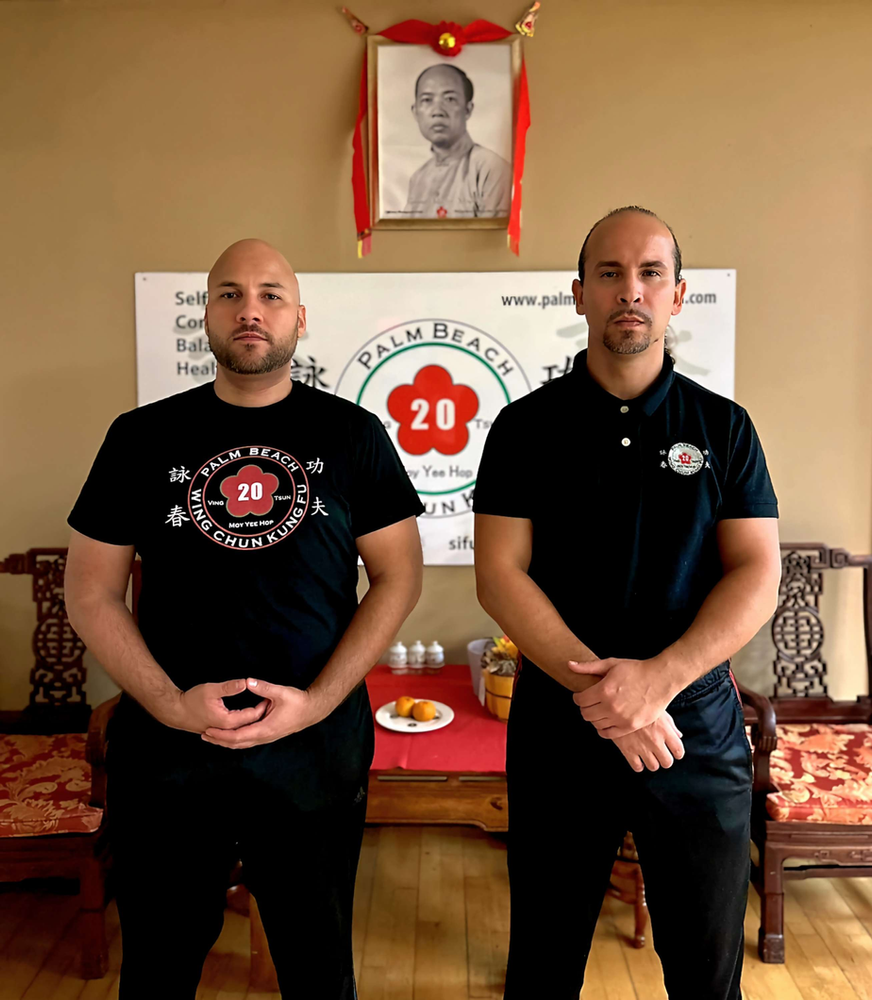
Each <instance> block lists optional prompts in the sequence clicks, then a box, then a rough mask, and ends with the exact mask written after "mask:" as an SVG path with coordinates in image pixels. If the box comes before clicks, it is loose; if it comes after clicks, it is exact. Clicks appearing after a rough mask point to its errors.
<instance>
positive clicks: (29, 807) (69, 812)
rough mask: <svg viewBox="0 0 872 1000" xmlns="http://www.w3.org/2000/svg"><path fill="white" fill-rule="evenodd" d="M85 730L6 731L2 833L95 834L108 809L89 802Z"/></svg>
mask: <svg viewBox="0 0 872 1000" xmlns="http://www.w3.org/2000/svg"><path fill="white" fill-rule="evenodd" d="M85 740H86V737H85V736H84V734H81V733H68V734H64V735H63V736H3V735H0V837H33V836H39V835H41V834H46V833H93V832H94V831H95V830H96V829H97V828H98V827H99V826H100V821H101V820H102V818H103V810H102V809H95V808H93V807H92V806H89V805H88V800H89V799H90V797H91V765H90V764H88V762H87V761H86V760H85Z"/></svg>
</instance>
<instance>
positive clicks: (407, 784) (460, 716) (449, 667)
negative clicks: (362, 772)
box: [366, 664, 509, 832]
mask: <svg viewBox="0 0 872 1000" xmlns="http://www.w3.org/2000/svg"><path fill="white" fill-rule="evenodd" d="M366 686H367V689H368V690H369V699H370V703H371V705H372V710H373V714H375V712H376V710H377V709H378V708H380V707H381V706H382V705H384V704H387V703H388V702H391V701H395V700H396V699H397V698H399V697H400V696H401V695H410V696H411V697H413V698H417V699H421V698H426V699H429V700H435V701H441V702H443V703H444V704H446V705H449V706H450V707H451V708H452V709H453V710H454V720H453V721H452V722H451V723H450V724H449V725H447V726H445V727H444V728H443V729H437V730H435V732H431V733H428V732H422V733H395V732H391V731H390V730H388V729H385V728H384V727H382V726H380V725H378V723H376V725H375V755H374V758H373V762H372V768H371V770H370V777H369V805H368V807H367V814H366V819H367V822H368V823H452V824H453V823H469V824H474V825H476V826H479V827H481V828H482V829H483V830H489V831H491V832H500V831H505V830H507V829H508V818H509V817H508V799H507V794H506V773H505V760H506V724H505V723H504V722H500V721H499V720H498V719H496V718H494V716H492V715H491V714H490V712H488V710H487V709H486V708H484V706H483V705H481V704H480V703H479V700H478V698H477V697H476V696H475V692H474V691H473V689H472V684H471V683H470V676H469V667H468V666H467V665H466V664H446V666H444V667H443V668H442V671H441V673H440V674H426V673H424V672H423V671H422V672H421V673H420V674H418V673H415V674H400V675H395V674H392V673H391V671H390V668H389V667H387V666H377V667H375V668H373V670H372V671H370V673H369V675H368V676H367V679H366Z"/></svg>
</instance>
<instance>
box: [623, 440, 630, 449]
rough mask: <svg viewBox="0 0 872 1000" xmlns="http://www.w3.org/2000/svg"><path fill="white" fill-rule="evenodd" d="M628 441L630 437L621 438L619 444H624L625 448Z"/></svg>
mask: <svg viewBox="0 0 872 1000" xmlns="http://www.w3.org/2000/svg"><path fill="white" fill-rule="evenodd" d="M629 443H630V439H629V438H624V439H623V440H622V441H621V444H622V445H623V446H624V447H625V448H626V447H627V446H628V445H629Z"/></svg>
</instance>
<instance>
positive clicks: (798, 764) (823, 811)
mask: <svg viewBox="0 0 872 1000" xmlns="http://www.w3.org/2000/svg"><path fill="white" fill-rule="evenodd" d="M777 733H778V749H777V750H775V751H773V753H772V755H771V758H770V760H771V774H772V783H773V785H774V786H775V787H776V788H777V789H778V790H777V791H775V792H771V793H770V794H769V795H768V796H767V798H766V811H767V812H768V813H769V815H770V816H771V818H772V819H774V820H779V821H781V822H784V821H787V820H795V821H800V822H803V823H842V824H846V823H850V824H860V825H863V826H872V726H868V725H863V724H862V723H860V724H856V723H854V724H851V725H829V724H825V723H821V722H814V723H802V724H799V723H794V724H790V725H783V726H778V727H777Z"/></svg>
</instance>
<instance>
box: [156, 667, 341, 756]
mask: <svg viewBox="0 0 872 1000" xmlns="http://www.w3.org/2000/svg"><path fill="white" fill-rule="evenodd" d="M246 690H248V691H251V692H252V693H253V694H259V695H260V696H261V700H260V701H259V702H258V703H257V704H256V705H254V706H252V707H251V708H228V707H227V706H226V705H225V704H224V699H225V698H232V697H233V696H234V695H238V694H241V693H242V692H243V691H246ZM157 714H158V719H159V721H160V722H163V723H164V724H165V725H168V726H171V727H172V728H173V729H183V730H185V731H186V732H189V733H199V734H200V736H201V738H202V739H204V740H205V741H206V742H207V743H213V744H214V745H215V746H219V747H229V748H231V749H234V750H243V749H246V748H247V747H253V746H258V745H259V744H261V743H273V742H274V741H275V740H279V739H281V738H282V737H284V736H290V734H291V733H297V732H299V731H300V730H301V729H307V728H308V727H309V726H314V725H315V723H317V722H320V721H321V720H322V719H324V718H326V717H327V715H329V714H330V712H329V709H328V708H327V707H326V706H325V705H324V704H323V703H322V702H321V700H320V699H319V698H318V697H317V695H315V694H313V693H311V692H310V691H303V690H301V689H300V688H295V687H286V686H284V685H282V684H270V683H268V682H267V681H262V680H257V679H255V678H253V677H248V678H240V679H238V680H233V681H223V682H220V683H215V684H198V685H197V686H196V687H192V688H189V689H188V690H187V691H174V692H173V693H172V695H171V697H170V698H169V700H168V703H165V704H164V705H163V706H162V707H161V710H160V711H159V712H158V713H157Z"/></svg>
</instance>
